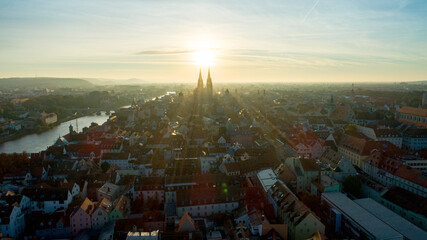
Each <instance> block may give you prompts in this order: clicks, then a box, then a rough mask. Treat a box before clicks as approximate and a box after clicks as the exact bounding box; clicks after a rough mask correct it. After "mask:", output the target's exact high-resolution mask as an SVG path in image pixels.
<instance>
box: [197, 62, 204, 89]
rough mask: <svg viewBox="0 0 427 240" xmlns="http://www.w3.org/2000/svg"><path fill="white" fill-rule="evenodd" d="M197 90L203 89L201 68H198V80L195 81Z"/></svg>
mask: <svg viewBox="0 0 427 240" xmlns="http://www.w3.org/2000/svg"><path fill="white" fill-rule="evenodd" d="M197 91H199V92H202V91H203V78H202V69H201V68H200V72H199V81H198V82H197Z"/></svg>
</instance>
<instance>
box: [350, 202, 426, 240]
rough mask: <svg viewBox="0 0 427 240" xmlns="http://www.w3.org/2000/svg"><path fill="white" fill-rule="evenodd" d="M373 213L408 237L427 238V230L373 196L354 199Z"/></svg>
mask: <svg viewBox="0 0 427 240" xmlns="http://www.w3.org/2000/svg"><path fill="white" fill-rule="evenodd" d="M354 202H355V203H357V204H358V205H359V206H361V207H362V208H364V209H365V210H367V211H368V212H370V213H371V214H372V215H374V216H375V217H377V218H378V219H380V220H381V221H383V222H385V223H386V224H387V225H389V226H390V227H392V228H393V229H395V230H396V231H398V232H399V233H401V234H402V235H403V236H404V237H405V238H407V239H411V240H412V239H414V240H415V239H427V232H425V231H423V230H421V229H420V228H418V227H417V226H415V225H414V224H412V223H410V222H409V221H407V220H406V219H404V218H403V217H401V216H399V215H398V214H397V213H395V212H393V211H391V210H390V209H388V208H386V207H384V206H383V205H381V204H379V203H377V202H376V201H374V200H373V199H371V198H363V199H357V200H355V201H354Z"/></svg>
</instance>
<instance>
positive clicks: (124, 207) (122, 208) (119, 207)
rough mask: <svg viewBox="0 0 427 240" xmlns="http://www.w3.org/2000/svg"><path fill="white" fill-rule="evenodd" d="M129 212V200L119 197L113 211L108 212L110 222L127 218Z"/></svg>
mask: <svg viewBox="0 0 427 240" xmlns="http://www.w3.org/2000/svg"><path fill="white" fill-rule="evenodd" d="M129 212H130V200H129V199H128V198H127V197H125V196H123V195H122V196H121V197H120V198H119V199H118V200H117V201H116V202H115V204H114V207H113V209H112V210H111V212H110V220H117V219H122V218H125V217H127V216H128V214H129Z"/></svg>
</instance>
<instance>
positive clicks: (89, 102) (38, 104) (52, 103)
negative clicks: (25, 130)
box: [23, 91, 129, 118]
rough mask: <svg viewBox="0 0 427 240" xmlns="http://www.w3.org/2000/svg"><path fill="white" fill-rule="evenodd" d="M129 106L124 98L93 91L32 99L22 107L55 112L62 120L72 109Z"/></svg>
mask: <svg viewBox="0 0 427 240" xmlns="http://www.w3.org/2000/svg"><path fill="white" fill-rule="evenodd" d="M126 104H129V100H128V99H126V98H120V97H119V96H117V95H112V94H110V93H109V92H107V91H93V92H90V93H87V94H84V95H47V96H40V97H36V98H32V99H30V100H28V101H26V102H25V103H24V104H23V106H24V108H26V109H27V110H28V111H46V112H55V113H56V114H57V115H58V118H64V117H66V116H67V115H68V114H69V111H70V110H72V109H87V108H106V107H109V108H116V107H120V106H123V105H126Z"/></svg>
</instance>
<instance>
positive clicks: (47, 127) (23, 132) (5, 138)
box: [0, 109, 114, 144]
mask: <svg viewBox="0 0 427 240" xmlns="http://www.w3.org/2000/svg"><path fill="white" fill-rule="evenodd" d="M111 111H114V110H109V112H111ZM98 112H100V111H98V110H91V109H87V110H85V113H83V114H77V115H74V114H70V115H68V116H66V117H63V118H60V119H58V121H57V122H55V123H52V124H49V125H44V126H41V125H39V126H40V128H37V127H39V126H36V127H35V128H34V129H24V130H20V131H18V132H16V133H14V134H11V135H7V136H1V137H0V144H3V143H6V142H10V141H15V140H18V139H20V138H23V137H25V136H28V135H31V134H42V133H44V132H47V131H49V130H51V129H53V128H55V127H57V126H59V125H60V124H62V123H64V122H68V121H72V120H76V119H77V118H81V117H85V116H92V115H95V114H97V113H98ZM105 112H107V111H105ZM97 115H98V114H97ZM98 116H99V115H98Z"/></svg>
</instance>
